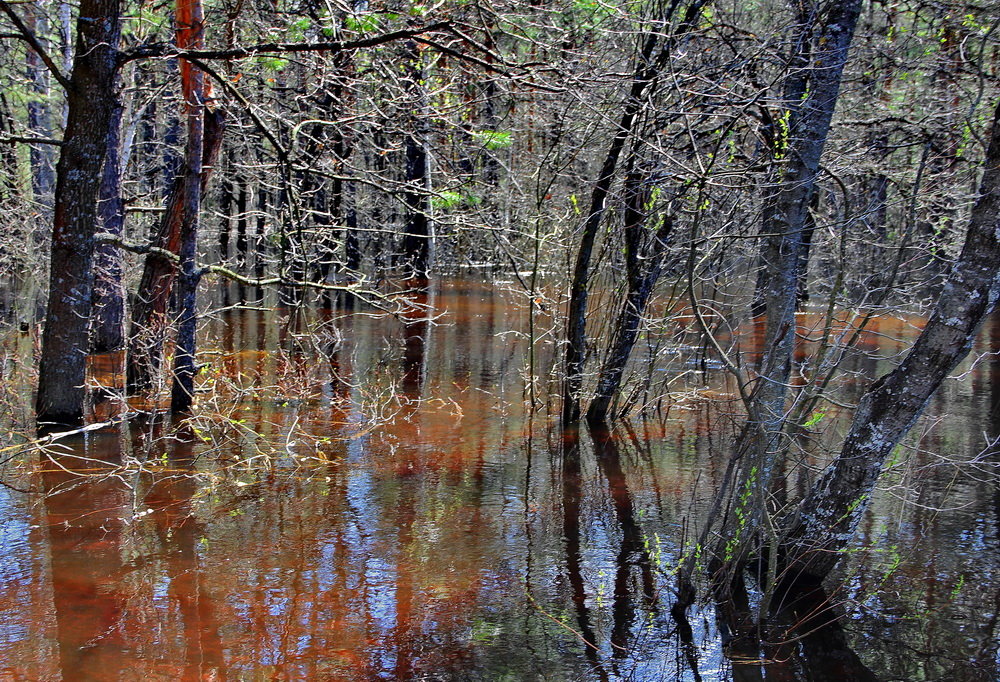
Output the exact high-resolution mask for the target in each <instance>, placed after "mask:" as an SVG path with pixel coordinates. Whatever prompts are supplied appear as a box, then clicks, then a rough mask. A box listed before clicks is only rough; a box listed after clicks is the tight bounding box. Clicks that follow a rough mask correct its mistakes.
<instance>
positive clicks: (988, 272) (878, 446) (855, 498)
mask: <svg viewBox="0 0 1000 682" xmlns="http://www.w3.org/2000/svg"><path fill="white" fill-rule="evenodd" d="M998 297H1000V103H998V104H997V108H996V110H995V112H994V117H993V130H992V133H991V136H990V143H989V149H988V150H987V153H986V160H985V162H984V173H983V179H982V181H981V183H980V187H979V198H978V200H977V201H976V204H975V206H974V208H973V210H972V215H971V218H970V220H969V228H968V234H967V236H966V240H965V246H964V247H963V249H962V253H961V255H960V256H959V258H958V261H957V262H956V263H955V265H954V267H953V268H952V270H951V273H950V275H949V277H948V280H947V281H946V283H945V285H944V289H943V291H942V293H941V295H940V297H939V298H938V301H937V304H936V305H935V307H934V311H933V313H932V314H931V317H930V319H929V320H928V321H927V325H926V326H925V327H924V329H923V331H922V332H921V333H920V336H919V337H918V338H917V341H916V343H915V344H914V345H913V348H912V349H911V350H910V352H909V353H908V354H907V356H906V358H904V359H903V362H902V363H900V365H899V367H897V368H896V369H895V370H893V371H892V372H889V373H888V374H886V375H884V376H883V377H881V378H880V379H879V380H878V381H876V382H875V383H874V384H873V385H872V386H871V388H869V389H868V391H866V392H865V394H864V396H862V398H861V401H860V403H859V405H858V410H857V412H856V414H855V416H854V421H853V423H852V424H851V430H850V432H849V433H848V435H847V438H846V439H845V441H844V446H843V448H842V449H841V452H840V456H839V457H838V458H837V460H836V461H835V462H834V463H833V465H831V466H830V468H828V469H827V470H826V471H825V472H824V473H823V475H822V476H821V477H820V479H819V480H818V481H817V482H816V484H815V485H814V486H813V488H812V490H811V491H810V493H809V495H808V496H807V497H806V499H805V500H803V502H802V504H801V505H800V506H799V508H798V510H797V512H796V513H795V514H794V515H793V516H791V517H790V518H789V519H788V520H787V521H786V522H785V523H784V536H783V540H782V547H781V550H782V558H783V563H784V565H785V566H787V567H788V568H789V572H790V573H791V574H793V575H794V574H806V575H809V576H812V577H816V578H823V577H825V576H827V575H828V574H829V573H830V571H831V570H833V567H834V566H835V565H836V564H837V562H838V561H839V559H840V557H841V550H843V549H844V548H845V547H846V546H847V545H848V543H849V542H850V541H851V538H852V536H853V533H854V530H855V528H856V527H857V524H858V521H859V520H860V518H861V515H862V514H863V513H864V511H865V509H866V507H867V505H868V500H869V499H870V497H871V494H872V491H873V489H874V487H875V483H876V481H877V480H878V476H879V474H880V473H881V471H882V464H883V462H884V461H885V459H886V457H887V456H888V455H889V453H890V452H892V450H893V448H895V447H896V445H897V444H898V443H899V441H900V440H902V438H903V436H905V435H906V433H907V432H908V431H909V430H910V428H911V427H912V426H913V424H914V422H916V420H917V418H918V417H919V416H920V414H921V413H922V412H923V409H924V407H925V406H926V405H927V402H928V401H929V400H930V398H931V396H932V395H933V393H934V391H935V390H937V388H938V386H940V385H941V382H942V381H944V379H945V378H946V377H947V376H948V375H949V374H950V373H951V371H952V370H954V369H955V367H956V366H957V365H958V363H960V362H961V361H962V360H963V359H964V358H965V356H966V355H967V354H968V352H969V349H970V348H971V347H972V343H973V341H974V340H975V338H976V335H977V334H978V332H979V329H980V327H981V326H982V323H983V321H984V320H985V319H986V316H987V315H989V314H990V312H991V311H992V310H993V309H994V307H995V306H996V302H997V299H998Z"/></svg>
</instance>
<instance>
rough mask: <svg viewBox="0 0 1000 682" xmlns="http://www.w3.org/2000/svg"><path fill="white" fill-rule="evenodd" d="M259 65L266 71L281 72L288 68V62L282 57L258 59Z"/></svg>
mask: <svg viewBox="0 0 1000 682" xmlns="http://www.w3.org/2000/svg"><path fill="white" fill-rule="evenodd" d="M257 63H258V64H260V65H261V66H263V67H264V69H265V70H266V71H271V72H275V73H277V72H281V71H284V70H285V67H287V66H288V60H287V59H282V58H281V57H257Z"/></svg>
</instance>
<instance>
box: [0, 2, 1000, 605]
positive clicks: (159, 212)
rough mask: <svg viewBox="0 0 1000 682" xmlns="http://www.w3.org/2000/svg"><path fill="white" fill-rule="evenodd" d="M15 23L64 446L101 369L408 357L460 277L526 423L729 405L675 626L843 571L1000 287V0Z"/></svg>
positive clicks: (47, 365) (189, 386) (24, 281)
mask: <svg viewBox="0 0 1000 682" xmlns="http://www.w3.org/2000/svg"><path fill="white" fill-rule="evenodd" d="M0 9H2V11H3V15H2V16H0V23H2V30H0V41H2V42H0V44H2V45H3V49H2V50H0V70H2V72H3V73H4V74H5V81H6V82H7V83H8V85H7V86H6V87H5V88H4V90H3V92H2V93H0V211H2V213H0V215H2V220H3V224H4V227H5V229H4V234H3V235H2V237H0V264H2V268H3V271H4V273H5V280H4V285H3V287H2V289H0V296H2V304H3V312H4V313H5V315H6V316H7V319H8V320H9V321H10V322H12V323H14V324H18V325H21V326H22V328H23V330H24V331H34V330H36V329H37V330H38V337H37V340H38V344H37V348H36V349H35V350H36V355H37V360H38V362H37V365H36V364H32V366H31V372H32V373H33V372H35V371H36V370H37V377H35V375H34V374H32V381H33V383H36V385H37V392H36V395H35V398H34V400H35V412H34V414H32V415H31V418H35V417H37V419H38V421H39V423H40V425H41V426H42V427H43V430H44V429H46V428H48V427H50V426H52V425H53V424H55V425H59V426H58V427H59V428H67V427H75V426H80V425H82V424H83V423H84V421H85V420H86V419H93V414H94V412H93V404H94V402H95V395H94V392H93V391H90V390H88V378H87V377H88V374H87V372H88V356H90V357H91V361H90V365H91V370H92V369H93V362H94V361H93V358H94V357H95V356H98V355H101V354H107V353H111V354H113V357H114V358H116V359H115V363H117V364H116V365H115V371H116V372H117V375H118V379H117V380H116V382H112V383H114V384H115V385H114V387H113V388H112V389H108V388H107V387H105V393H114V394H116V395H117V396H118V397H119V399H120V400H121V401H122V404H126V405H131V407H129V408H127V409H130V410H140V409H144V408H148V407H149V406H150V405H153V406H155V405H156V404H157V402H156V401H157V399H158V397H159V399H162V401H166V400H167V393H169V402H170V409H171V410H173V411H174V412H178V413H187V412H188V411H189V410H191V409H192V405H193V404H194V410H195V412H196V413H197V404H196V402H197V401H195V396H196V393H197V391H198V390H207V389H206V388H205V387H204V386H202V388H201V389H199V381H200V379H199V369H201V368H202V363H203V362H205V360H204V358H203V357H200V356H199V354H198V353H199V347H198V340H199V331H198V330H199V327H200V325H202V324H203V323H204V322H205V321H206V320H209V319H210V318H211V317H212V315H213V314H215V313H217V312H218V310H220V309H227V308H229V307H232V306H244V307H263V308H281V309H287V310H307V309H308V310H315V309H329V310H335V311H338V313H339V314H344V315H352V314H358V315H361V314H364V315H374V314H384V315H395V316H397V317H399V318H400V319H401V320H403V321H404V322H405V323H406V324H407V329H415V328H417V326H418V325H420V324H426V323H427V320H428V319H431V321H432V320H433V306H431V305H429V304H428V300H427V295H426V290H427V287H428V283H429V282H430V281H431V280H433V279H434V278H446V277H452V276H462V277H485V278H492V279H503V280H504V281H508V282H509V284H508V290H509V291H510V292H511V295H512V296H513V297H514V298H515V299H516V300H517V301H518V302H519V303H520V305H522V306H523V313H524V318H525V320H526V324H525V325H524V326H523V328H520V329H518V330H517V332H518V333H519V334H521V335H522V336H523V337H524V338H526V339H527V345H528V348H529V351H528V353H527V355H526V358H525V361H524V363H523V366H521V367H518V368H517V371H519V372H521V373H522V374H523V376H524V377H525V381H524V400H525V401H526V403H527V404H529V405H530V406H531V407H532V408H533V409H535V408H537V409H539V410H540V411H542V412H543V413H544V414H545V415H547V416H548V417H550V418H551V420H552V422H553V424H559V425H560V426H561V427H565V428H568V429H575V428H576V426H577V425H579V424H580V423H581V421H583V420H586V421H587V422H588V423H590V424H591V425H597V426H606V425H607V424H608V423H610V422H614V421H615V420H616V419H620V418H633V417H637V416H643V415H645V416H648V415H650V414H655V413H656V411H657V410H662V409H663V405H664V403H665V402H669V394H670V391H671V387H670V386H669V385H667V384H666V383H663V382H661V381H660V377H662V376H665V375H663V374H661V373H660V371H659V370H660V369H662V367H663V366H664V365H667V364H669V363H671V362H674V361H675V359H676V358H677V357H678V355H679V354H680V355H684V357H686V358H689V359H693V361H694V362H697V363H698V366H699V367H700V371H702V372H709V371H711V372H715V373H718V374H726V375H728V376H729V377H730V380H731V382H732V385H731V396H732V397H733V402H734V404H735V407H734V408H733V410H734V411H735V412H736V413H738V414H739V415H740V417H739V418H737V419H734V422H738V423H739V424H740V426H739V427H738V428H734V429H733V434H732V438H731V440H732V445H731V447H728V448H727V450H728V451H729V455H730V456H729V460H728V464H727V470H726V474H725V476H724V477H723V479H722V484H721V486H720V488H721V489H720V491H719V495H718V500H719V501H718V503H717V505H716V506H715V507H714V510H713V512H712V513H711V514H709V515H708V517H707V520H706V521H705V523H704V524H703V526H702V528H701V529H700V530H699V533H700V535H699V536H698V537H699V539H698V540H697V541H695V542H694V543H693V547H695V548H696V550H697V551H691V552H690V553H688V554H687V558H686V559H685V561H684V562H682V568H681V569H679V571H678V588H677V592H678V594H677V597H678V598H677V600H676V604H675V606H674V612H675V616H676V617H677V619H678V622H683V621H684V613H685V610H686V609H687V607H688V606H690V604H691V601H692V600H693V599H694V592H695V587H694V585H693V584H692V576H693V575H694V574H696V573H701V572H703V571H702V570H701V569H703V568H705V567H706V566H703V565H702V561H701V560H702V558H703V557H702V549H704V550H705V555H709V554H710V555H711V556H712V557H714V559H713V560H711V561H707V562H706V563H707V564H708V568H709V569H710V573H711V574H712V575H714V576H715V577H716V579H715V580H714V587H713V589H714V590H715V592H714V593H715V594H717V595H718V594H723V595H726V594H729V593H728V591H727V590H730V589H734V588H733V585H732V583H733V582H734V580H735V578H734V576H738V575H740V574H741V572H742V570H743V569H744V568H747V567H751V568H752V569H753V570H754V571H756V575H757V577H758V579H759V581H760V583H761V584H762V585H766V586H767V587H766V589H765V590H764V592H765V594H766V595H767V596H766V597H765V598H764V600H763V603H764V605H763V606H760V607H759V612H760V613H766V612H767V611H768V609H767V602H768V600H769V599H770V595H771V594H772V592H773V591H774V590H777V589H779V587H780V586H782V585H784V584H785V583H796V584H798V583H800V582H802V581H805V582H810V581H814V580H815V579H822V578H824V577H826V576H827V575H828V574H829V573H830V571H831V570H833V567H834V565H835V564H836V562H837V560H838V558H839V557H840V554H839V553H838V552H839V550H842V549H843V548H844V547H845V546H846V545H847V544H848V543H849V541H850V539H851V537H852V534H853V531H854V529H855V528H856V526H857V523H858V520H859V518H860V515H861V513H862V512H863V511H864V509H865V507H866V505H867V501H868V499H869V496H870V495H871V491H872V489H873V487H874V485H875V481H876V480H877V478H878V476H879V474H880V472H881V471H882V468H883V464H884V462H885V461H886V458H887V457H889V456H890V455H891V453H892V452H893V451H894V449H895V448H896V446H897V445H898V444H899V442H900V441H901V439H903V438H904V436H905V435H906V433H907V431H908V430H909V429H910V427H911V426H912V425H913V424H914V422H915V420H916V419H917V418H918V417H919V416H920V414H921V412H922V410H923V408H924V406H925V405H926V404H927V401H928V400H929V399H930V396H931V395H932V394H933V393H934V391H935V390H937V388H938V386H939V385H940V384H941V382H942V381H944V380H945V379H946V377H948V376H949V374H950V373H951V372H952V371H953V370H954V369H955V367H956V366H957V365H958V363H960V362H961V361H962V360H963V359H964V358H965V356H966V354H967V353H968V351H969V349H970V347H971V345H972V343H973V341H974V339H975V338H976V335H977V333H978V330H979V329H980V326H981V325H982V322H983V320H984V319H985V318H986V316H987V315H988V314H989V313H990V312H991V311H992V308H993V306H994V304H995V302H996V298H997V295H998V293H1000V289H998V287H1000V284H998V282H1000V280H998V277H997V262H1000V261H998V257H1000V245H998V230H1000V225H998V207H1000V131H998V130H996V127H995V126H996V122H997V116H998V112H1000V109H998V108H995V106H996V103H997V99H998V97H1000V72H998V69H1000V31H998V30H997V29H998V27H1000V14H998V11H997V7H996V5H995V3H991V2H985V1H984V2H958V1H941V2H923V1H917V0H912V1H908V0H900V1H892V0H883V1H874V0H872V1H868V2H862V1H861V0H845V1H843V2H839V1H836V0H796V1H790V2H785V1H779V0H759V1H758V0H747V1H743V0H740V1H736V0H719V1H715V2H712V1H710V0H686V1H681V0H653V1H651V2H645V1H639V2H621V3H615V2H604V1H602V0H593V1H592V0H573V1H572V2H569V1H567V2H547V1H538V2H535V1H525V2H520V1H516V2H507V1H506V0H501V1H500V2H495V3H491V4H485V3H481V2H478V0H467V1H463V0H455V1H451V2H444V1H442V2H437V3H427V4H424V3H416V2H414V3H408V2H402V3H395V2H388V3H380V2H368V1H363V0H361V1H358V2H354V3H345V2H332V1H330V2H319V1H317V2H313V1H311V0H303V1H302V2H284V1H275V2H262V3H258V2H254V1H253V0H238V1H235V2H229V1H228V0H225V1H222V2H215V1H214V0H211V1H210V0H178V2H177V3H176V5H174V4H170V3H156V2H150V3H141V4H139V3H132V2H124V3H123V2H121V1H120V0H82V1H81V2H80V3H79V4H78V5H77V4H72V3H67V2H58V1H55V0H53V1H51V2H49V1H37V2H28V3H25V2H8V1H7V0H0ZM797 311H798V312H797ZM900 311H906V312H908V313H910V314H913V315H918V316H922V317H925V318H927V321H926V322H925V323H924V324H922V325H921V326H922V328H923V333H922V334H921V335H920V337H919V340H918V341H917V342H916V344H915V345H914V346H913V347H912V349H908V350H907V352H901V353H900V354H899V355H898V357H897V358H896V360H898V362H897V363H896V364H898V366H897V367H896V368H895V369H891V370H890V371H889V372H888V373H886V374H884V375H883V376H882V377H881V378H877V377H875V376H867V377H865V378H864V380H863V382H862V384H863V387H864V390H863V391H862V393H861V395H860V396H858V395H853V394H848V393H843V392H842V388H843V387H842V385H841V384H840V383H839V379H838V377H839V376H840V375H841V373H842V372H843V371H844V369H845V368H846V367H847V366H848V364H849V363H848V362H847V360H846V358H849V357H851V353H852V352H853V351H852V349H853V348H855V347H856V346H857V345H858V344H859V343H860V342H861V341H862V340H863V338H864V333H865V330H866V328H867V327H868V326H869V325H870V324H873V321H877V320H878V319H880V317H887V316H890V315H892V314H896V313H898V312H900ZM805 312H808V313H810V315H811V317H810V318H809V319H811V320H813V321H812V322H810V323H809V324H810V325H811V326H810V327H808V328H806V329H803V328H802V327H801V324H802V321H803V320H804V319H806V317H805V316H804V313H805ZM921 321H922V322H924V321H923V320H921ZM324 325H325V326H324ZM324 325H320V326H318V327H316V328H313V329H311V330H307V331H308V333H309V334H311V335H312V336H311V338H312V339H313V341H314V342H315V343H314V346H315V347H316V348H319V349H320V350H321V351H323V350H329V351H331V352H332V350H331V349H335V348H336V344H337V333H336V330H335V329H334V330H332V331H331V327H330V326H329V325H328V324H326V323H324ZM421 329H422V328H421ZM421 333H422V332H421ZM303 335H305V332H304V333H303ZM407 343H409V341H407ZM536 349H538V350H537V352H536ZM543 350H544V352H543ZM108 357H111V356H108ZM876 379H878V380H877V381H876ZM403 381H405V377H403ZM91 383H93V382H92V381H91ZM105 397H107V396H105ZM23 398H24V397H23V396H20V397H19V399H22V402H30V401H28V400H23ZM100 398H101V395H100V392H98V395H97V398H96V400H97V401H98V402H99V401H100ZM126 398H127V399H128V400H130V401H131V402H127V401H126V400H125V399H126ZM165 405H166V403H165V402H163V406H164V407H165ZM855 408H856V409H855ZM828 413H829V414H830V415H834V414H836V415H838V416H840V417H842V423H843V424H850V428H846V427H844V428H841V429H840V430H839V431H836V433H835V435H834V436H829V437H828V438H827V440H826V441H824V447H827V448H828V450H827V452H828V455H829V456H828V457H827V458H826V459H825V460H824V461H823V463H824V464H829V463H831V462H832V465H831V466H830V468H828V469H826V473H825V474H823V475H822V476H819V477H818V478H817V480H816V482H815V484H814V485H813V486H812V487H811V488H810V489H809V490H808V491H804V492H802V494H801V495H799V496H797V497H793V498H791V499H790V498H788V497H787V495H786V493H785V492H780V493H779V492H777V490H776V488H777V487H779V485H778V484H779V483H780V482H781V481H783V479H784V472H785V470H786V467H787V466H789V465H794V464H795V463H798V462H800V461H801V460H800V459H799V457H800V455H801V453H802V452H804V451H806V450H808V448H809V447H810V446H809V445H808V442H809V441H810V437H809V434H811V433H812V432H813V431H815V430H817V428H818V427H819V426H820V424H821V422H823V420H824V417H825V416H826V415H827V414H828ZM21 416H22V417H23V416H24V415H23V414H22V415H21ZM830 421H832V419H827V421H826V422H825V423H823V424H822V426H823V427H824V428H825V426H826V424H828V423H829V422H830ZM568 453H569V454H568V455H567V458H568V459H569V460H572V458H573V454H572V453H573V450H572V447H570V450H569V451H568ZM837 453H839V457H838V456H836V455H837ZM803 458H804V456H803ZM817 468H822V467H817Z"/></svg>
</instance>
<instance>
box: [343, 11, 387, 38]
mask: <svg viewBox="0 0 1000 682" xmlns="http://www.w3.org/2000/svg"><path fill="white" fill-rule="evenodd" d="M344 26H345V27H347V28H348V29H349V30H351V31H354V32H355V33H362V34H366V33H375V32H376V31H377V30H378V28H379V21H378V17H376V16H375V15H374V14H348V15H347V16H346V17H345V18H344Z"/></svg>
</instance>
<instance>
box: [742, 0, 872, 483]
mask: <svg viewBox="0 0 1000 682" xmlns="http://www.w3.org/2000/svg"><path fill="white" fill-rule="evenodd" d="M827 9H828V11H827V13H826V16H825V24H824V26H823V29H822V30H821V31H820V32H819V36H818V40H817V41H816V43H817V47H816V49H815V51H814V53H813V54H812V65H811V67H810V69H809V72H808V74H807V75H808V81H809V82H808V88H806V89H804V92H806V96H805V99H803V100H802V101H801V104H800V105H799V106H798V107H797V108H796V109H793V111H792V114H791V116H790V117H789V124H788V128H789V131H790V133H789V140H788V144H787V149H786V150H785V151H784V153H785V155H786V157H787V165H786V166H785V168H784V170H783V174H782V178H781V180H780V181H779V183H778V184H777V186H776V187H774V188H773V194H772V196H771V197H769V198H768V201H767V203H768V204H769V209H768V210H767V213H766V215H765V224H764V233H765V234H766V235H767V236H766V237H765V242H764V246H763V250H762V261H763V264H764V265H763V267H764V268H765V269H766V271H767V278H766V279H767V281H766V289H765V292H764V302H765V309H766V312H767V318H766V322H765V334H764V348H765V349H766V351H765V353H764V356H763V358H762V360H761V364H760V368H759V374H760V377H759V379H758V382H757V385H756V386H755V389H754V392H753V409H751V415H750V418H751V419H752V420H755V421H757V420H759V421H758V424H756V426H755V428H751V429H749V430H748V431H747V434H749V435H750V437H752V438H758V437H759V438H760V439H761V440H760V441H759V446H758V447H757V448H755V449H756V450H758V455H759V458H758V460H757V461H755V462H754V465H755V466H756V468H757V475H759V476H760V482H761V483H762V489H763V490H767V489H768V488H769V481H770V477H771V468H772V466H773V464H774V460H775V458H777V457H778V456H780V453H781V451H782V449H783V442H782V430H783V427H784V422H785V401H786V395H787V386H788V380H789V378H790V376H791V367H792V365H791V363H792V351H793V348H794V344H795V308H796V302H797V299H798V291H799V279H800V276H801V274H800V264H801V261H800V259H801V258H802V252H803V242H804V238H805V233H806V230H807V229H808V226H809V198H810V196H811V195H812V193H813V191H814V190H813V188H814V186H815V181H816V174H817V173H818V172H819V162H820V157H821V156H822V155H823V148H824V147H825V146H826V139H827V135H828V134H829V131H830V122H831V120H832V118H833V112H834V109H835V108H836V106H837V98H838V95H839V92H840V79H841V74H842V73H843V70H844V65H845V64H846V62H847V53H848V49H849V48H850V44H851V39H852V37H853V35H854V28H855V26H856V24H857V20H858V15H859V14H860V12H861V0H849V1H844V2H841V1H840V0H836V1H833V2H829V3H827ZM814 20H815V19H814ZM802 77H803V74H800V73H795V74H794V75H793V76H790V78H792V79H793V80H796V81H797V80H798V79H800V78H802ZM798 89H799V85H798V84H797V82H796V83H792V84H790V85H789V86H787V87H786V92H797V91H798ZM761 450H763V451H762V452H761Z"/></svg>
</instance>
